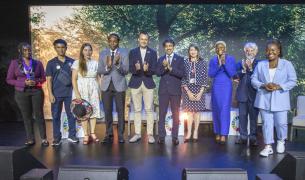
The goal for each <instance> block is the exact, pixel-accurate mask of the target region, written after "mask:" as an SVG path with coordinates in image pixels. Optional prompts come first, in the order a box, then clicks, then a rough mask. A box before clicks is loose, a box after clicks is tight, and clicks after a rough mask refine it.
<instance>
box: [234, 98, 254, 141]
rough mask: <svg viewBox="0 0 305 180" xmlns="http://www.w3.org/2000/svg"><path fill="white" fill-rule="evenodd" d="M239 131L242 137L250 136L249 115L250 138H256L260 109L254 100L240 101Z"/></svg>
mask: <svg viewBox="0 0 305 180" xmlns="http://www.w3.org/2000/svg"><path fill="white" fill-rule="evenodd" d="M238 108H239V132H240V137H241V138H242V139H244V140H245V139H247V138H248V115H249V121H250V135H249V138H250V140H256V133H257V132H256V131H257V117H258V109H257V108H256V107H254V102H252V101H248V102H239V104H238Z"/></svg>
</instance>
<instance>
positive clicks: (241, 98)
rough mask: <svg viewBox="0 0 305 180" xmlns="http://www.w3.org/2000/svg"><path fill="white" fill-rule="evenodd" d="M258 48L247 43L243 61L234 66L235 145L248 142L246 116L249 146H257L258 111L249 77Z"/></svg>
mask: <svg viewBox="0 0 305 180" xmlns="http://www.w3.org/2000/svg"><path fill="white" fill-rule="evenodd" d="M257 51H258V48H257V45H256V44H255V43H252V42H249V43H246V44H245V46H244V52H245V57H246V58H245V59H243V60H241V61H239V62H238V63H237V64H236V66H237V67H236V68H237V79H236V80H237V81H238V82H239V84H238V87H237V92H236V96H237V101H238V107H239V132H240V137H239V138H238V139H237V140H236V142H235V143H236V144H247V142H248V116H249V120H250V135H249V139H250V145H251V146H257V145H258V144H257V141H256V131H257V117H258V109H257V108H256V107H254V101H255V97H256V90H255V89H254V88H253V87H252V85H251V75H252V74H253V70H254V68H255V67H256V65H257V63H258V60H257V59H256V58H255V57H256V54H257Z"/></svg>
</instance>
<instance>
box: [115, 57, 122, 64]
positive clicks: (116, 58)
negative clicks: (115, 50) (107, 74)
mask: <svg viewBox="0 0 305 180" xmlns="http://www.w3.org/2000/svg"><path fill="white" fill-rule="evenodd" d="M120 59H121V57H120V55H119V54H116V55H115V56H114V64H115V65H119V63H120Z"/></svg>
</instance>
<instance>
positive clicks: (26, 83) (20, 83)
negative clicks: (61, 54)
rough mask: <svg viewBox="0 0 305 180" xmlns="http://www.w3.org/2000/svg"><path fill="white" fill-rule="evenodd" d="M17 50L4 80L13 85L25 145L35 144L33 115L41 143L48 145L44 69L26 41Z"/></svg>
mask: <svg viewBox="0 0 305 180" xmlns="http://www.w3.org/2000/svg"><path fill="white" fill-rule="evenodd" d="M18 52H19V59H16V60H12V61H11V63H10V66H9V69H8V72H7V77H6V82H7V83H8V84H10V85H12V86H14V87H15V100H16V102H17V105H18V107H19V109H20V111H21V114H22V119H23V122H24V127H25V131H26V136H27V140H26V142H25V145H27V146H30V145H34V144H35V136H34V128H33V119H34V117H35V120H36V122H37V124H38V128H39V132H40V137H41V139H42V142H41V145H42V146H48V145H49V142H48V141H47V136H46V125H45V120H44V116H43V91H42V83H44V82H45V80H46V76H45V71H44V69H43V65H42V63H41V62H40V61H37V60H34V59H32V57H31V46H30V45H29V44H28V43H20V44H19V45H18ZM33 116H34V117H33Z"/></svg>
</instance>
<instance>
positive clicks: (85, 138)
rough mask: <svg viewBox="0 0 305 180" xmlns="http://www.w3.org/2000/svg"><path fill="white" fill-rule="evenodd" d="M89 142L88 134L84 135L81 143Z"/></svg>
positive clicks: (86, 143)
mask: <svg viewBox="0 0 305 180" xmlns="http://www.w3.org/2000/svg"><path fill="white" fill-rule="evenodd" d="M89 143H90V136H88V135H85V136H84V139H83V144H84V145H88V144H89Z"/></svg>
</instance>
